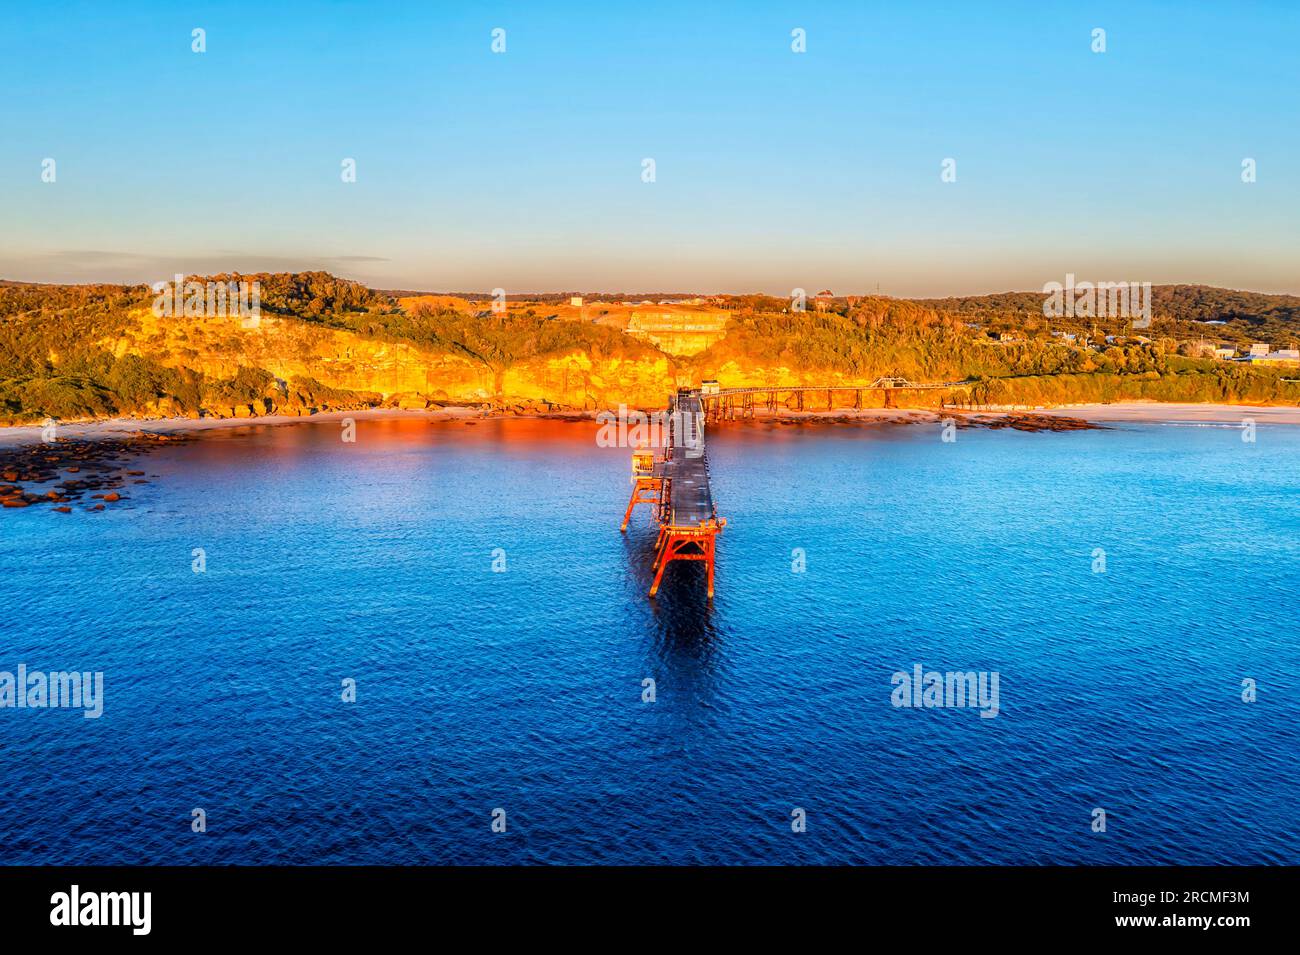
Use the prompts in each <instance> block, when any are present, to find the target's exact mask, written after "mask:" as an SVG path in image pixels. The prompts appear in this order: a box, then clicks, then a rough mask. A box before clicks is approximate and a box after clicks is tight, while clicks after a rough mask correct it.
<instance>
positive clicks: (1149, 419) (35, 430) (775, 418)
mask: <svg viewBox="0 0 1300 955" xmlns="http://www.w3.org/2000/svg"><path fill="white" fill-rule="evenodd" d="M599 413H600V412H597V411H557V412H549V413H543V414H509V413H504V414H503V413H501V412H499V411H483V410H482V409H480V408H473V407H468V406H463V407H454V406H449V407H444V408H439V409H434V410H423V409H399V408H369V409H365V410H360V411H322V412H319V413H317V414H314V415H261V416H258V417H249V418H105V419H99V420H92V421H72V422H67V423H59V425H58V435H59V437H67V438H81V439H95V438H113V437H128V436H131V435H135V434H138V433H139V432H141V431H147V432H151V433H154V434H167V435H172V434H197V433H199V432H204V431H214V430H227V429H231V428H245V427H263V426H268V425H270V426H284V425H292V424H303V423H308V422H319V421H342V420H343V419H345V418H355V419H357V420H388V419H410V420H423V421H430V422H454V421H465V420H494V419H511V418H522V419H532V420H557V421H584V420H593V421H594V420H595V419H596V416H597V414H599ZM1044 417H1047V418H1055V419H1074V420H1078V421H1083V422H1088V423H1090V424H1099V425H1106V424H1124V423H1131V424H1192V425H1195V424H1234V425H1235V424H1240V423H1241V422H1242V421H1243V420H1245V419H1246V418H1250V419H1253V420H1254V421H1255V423H1256V424H1281V425H1300V407H1295V406H1290V405H1233V404H1195V403H1189V402H1160V401H1122V402H1114V403H1111V404H1096V403H1089V404H1073V405H1055V406H1051V407H1046V406H1043V407H1030V406H1015V407H993V408H988V409H983V410H966V409H953V408H945V409H937V408H860V409H854V408H843V409H839V408H837V409H832V410H829V411H779V412H775V413H772V412H768V411H766V410H757V411H756V412H755V414H754V417H753V418H750V419H743V420H749V421H752V422H766V423H786V424H800V423H807V424H812V423H818V422H825V423H846V424H882V425H908V424H931V423H934V422H937V421H940V420H943V419H945V418H954V419H956V420H958V421H959V422H967V423H969V424H971V425H989V424H993V425H996V424H997V423H1005V422H1008V421H1010V420H1014V419H1024V418H1031V419H1039V418H1044ZM738 420H741V419H738ZM1045 430H1051V427H1050V426H1048V427H1047V428H1045ZM1062 430H1064V429H1062ZM41 432H42V426H40V425H11V426H5V427H0V447H15V446H19V445H23V444H30V443H35V442H39V441H41Z"/></svg>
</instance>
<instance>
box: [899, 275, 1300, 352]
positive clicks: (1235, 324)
mask: <svg viewBox="0 0 1300 955" xmlns="http://www.w3.org/2000/svg"><path fill="white" fill-rule="evenodd" d="M1044 298H1045V296H1044V294H1043V293H1042V292H1001V293H997V294H993V295H970V296H961V297H956V298H935V299H917V300H915V301H916V302H917V303H918V304H920V305H925V306H929V307H931V308H933V309H935V310H936V311H939V312H947V313H949V314H953V315H959V316H961V317H962V318H963V319H965V320H967V321H979V322H997V321H999V320H1005V321H1008V322H1010V323H1012V324H1023V323H1024V322H1026V321H1029V322H1035V321H1039V320H1041V319H1042V316H1043V300H1044ZM1151 311H1152V319H1153V332H1150V333H1148V334H1154V333H1157V332H1163V333H1164V334H1168V335H1171V336H1173V337H1175V338H1196V337H1202V336H1204V337H1207V338H1219V339H1222V340H1223V341H1228V342H1234V343H1237V344H1244V343H1246V342H1249V341H1270V342H1272V343H1274V344H1280V343H1287V342H1291V341H1295V340H1297V339H1300V296H1295V295H1270V294H1267V293H1264V292H1246V291H1239V290H1237V289H1226V288H1215V287H1213V286H1209V285H1154V286H1152V288H1151ZM1209 322H1223V323H1224V324H1223V325H1207V324H1206V323H1209ZM1059 324H1060V326H1061V327H1065V326H1067V325H1071V324H1073V325H1078V326H1079V327H1080V328H1082V327H1083V326H1085V325H1091V324H1094V323H1092V322H1090V321H1077V322H1071V321H1069V320H1066V319H1062V320H1059ZM1095 324H1098V325H1100V326H1109V328H1108V330H1112V331H1120V330H1122V329H1123V327H1124V326H1126V325H1127V322H1110V323H1107V322H1104V321H1099V322H1097V323H1095Z"/></svg>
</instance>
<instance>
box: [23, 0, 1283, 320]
mask: <svg viewBox="0 0 1300 955" xmlns="http://www.w3.org/2000/svg"><path fill="white" fill-rule="evenodd" d="M981 8H982V9H981ZM195 27H201V28H203V29H204V30H206V33H207V52H206V53H203V54H195V53H193V52H191V48H190V47H191V30H192V29H193V28H195ZM496 27H501V28H504V29H505V30H506V52H505V53H504V54H494V53H492V51H491V48H490V44H491V31H492V30H493V28H496ZM796 27H798V28H802V29H804V30H805V31H806V33H807V52H806V53H802V54H796V53H793V52H791V49H790V44H791V38H790V31H791V30H792V29H794V28H796ZM1096 27H1101V28H1104V29H1105V30H1106V45H1107V50H1106V52H1105V53H1100V54H1098V53H1093V52H1092V50H1091V43H1092V37H1091V33H1092V30H1093V29H1094V28H1096ZM1298 47H1300V5H1296V4H1287V3H1245V4H1240V3H1233V4H1229V3H1226V2H1225V3H1223V4H1215V5H1210V4H1195V3H1190V4H1189V3H1166V4H1142V3H1137V4H1087V3H1080V4H1054V3H1024V4H979V5H976V4H959V3H954V4H912V3H908V4H901V3H860V2H859V3H820V4H814V3H802V4H801V3H766V2H761V0H756V2H750V3H735V4H704V3H698V2H697V3H681V4H676V3H655V4H628V5H623V4H618V5H615V4H607V3H591V4H585V3H539V2H533V3H521V4H509V3H497V4H493V3H488V4H467V3H461V4H450V3H447V4H444V3H438V2H425V3H415V2H411V3H382V2H371V3H279V4H272V3H261V4H252V3H202V4H186V3H146V2H136V3H132V2H129V0H127V2H123V3H121V4H116V3H115V4H108V3H102V2H95V3H86V4H66V5H60V6H59V9H58V10H57V11H55V10H53V9H52V8H51V5H38V4H6V5H4V7H3V8H2V10H0V87H2V89H3V94H2V95H3V113H2V114H0V130H2V132H0V277H5V278H18V279H28V280H36V281H88V280H103V281H156V280H159V279H163V278H166V277H168V276H169V275H170V274H171V273H173V272H176V271H184V272H190V273H192V272H210V271H218V270H223V269H231V268H235V269H241V270H245V271H253V270H283V269H299V268H323V269H327V270H329V271H332V272H334V273H336V274H340V275H346V276H348V277H352V278H357V279H360V280H362V281H366V282H368V283H370V284H372V285H377V286H380V287H401V288H420V289H438V290H487V289H491V288H495V287H502V288H505V289H507V290H508V291H512V292H513V291H526V290H539V291H552V290H596V289H608V290H627V291H650V290H665V291H667V290H677V291H682V290H698V291H755V290H763V291H769V292H774V293H780V294H785V293H788V292H789V290H790V289H792V288H794V287H803V288H807V289H809V290H813V291H815V290H816V289H820V288H824V287H825V288H830V289H832V290H833V291H835V292H837V293H850V292H864V291H874V290H875V289H876V288H877V286H879V288H880V290H881V291H882V292H884V293H887V294H896V295H944V294H960V293H977V292H991V291H1003V290H1007V289H1030V288H1041V287H1042V285H1043V283H1045V282H1048V281H1062V280H1063V279H1064V276H1065V274H1066V273H1067V272H1073V273H1075V274H1076V275H1078V276H1079V277H1080V278H1086V279H1092V280H1105V281H1119V280H1130V281H1151V282H1155V283H1164V282H1196V283H1204V284H1212V285H1226V286H1231V287H1238V288H1252V289H1256V290H1260V291H1289V292H1295V293H1300V241H1298V240H1300V96H1298V95H1297V91H1300V56H1297V55H1296V49H1297V48H1298ZM47 157H49V158H54V159H55V160H56V162H57V181H56V182H54V183H44V182H42V181H41V162H42V160H43V159H45V158H47ZM346 157H351V158H354V159H355V160H356V163H357V181H356V182H355V183H343V182H342V181H341V179H340V163H341V161H342V160H343V159H344V158H346ZM647 157H649V158H653V159H654V160H655V163H656V181H655V182H653V183H645V182H642V179H641V170H642V160H643V159H644V158H647ZM949 157H951V158H953V159H955V160H956V163H957V167H956V168H957V181H956V182H951V183H945V182H942V181H941V180H940V166H941V163H942V161H943V160H944V159H945V158H949ZM1245 157H1250V158H1253V159H1255V160H1256V163H1257V170H1258V181H1257V182H1255V183H1253V184H1249V185H1247V184H1244V183H1242V181H1241V163H1242V160H1243V158H1245Z"/></svg>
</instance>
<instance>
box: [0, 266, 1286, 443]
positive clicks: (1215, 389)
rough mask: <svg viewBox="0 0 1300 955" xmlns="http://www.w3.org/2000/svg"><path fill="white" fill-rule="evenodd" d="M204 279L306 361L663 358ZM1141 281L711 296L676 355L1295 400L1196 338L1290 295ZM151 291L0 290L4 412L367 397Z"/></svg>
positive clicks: (1103, 394) (1052, 386)
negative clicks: (1071, 294)
mask: <svg viewBox="0 0 1300 955" xmlns="http://www.w3.org/2000/svg"><path fill="white" fill-rule="evenodd" d="M212 280H215V281H248V282H252V281H256V282H258V283H260V286H261V306H262V310H263V313H264V314H265V315H268V316H274V317H278V318H280V319H282V320H283V321H288V322H298V323H300V325H299V326H297V327H298V328H300V329H302V330H303V333H302V335H301V336H300V337H299V338H298V339H297V340H296V341H295V342H294V344H293V345H292V346H291V347H292V348H293V349H295V351H294V352H293V354H295V355H297V357H298V358H300V359H302V360H304V361H306V360H309V359H310V357H311V347H312V344H311V343H312V341H313V337H312V335H313V333H312V332H311V331H310V330H311V329H312V328H316V329H319V330H320V331H319V332H317V333H314V334H316V335H324V334H327V331H326V330H328V329H336V330H343V331H347V332H351V333H353V334H355V335H357V336H359V337H360V338H362V339H365V340H373V341H379V342H389V343H405V344H409V345H412V346H415V347H418V348H420V349H422V350H423V351H425V352H430V353H433V354H445V355H453V356H460V357H466V358H469V359H471V360H473V361H476V362H481V363H482V364H483V365H484V366H485V367H486V368H488V369H490V370H491V371H492V372H493V374H494V376H495V378H496V380H497V382H498V383H499V382H500V381H501V377H502V375H503V374H504V372H505V371H506V370H508V369H509V368H510V367H511V366H512V365H514V364H516V363H519V362H525V361H528V360H530V359H537V358H546V357H549V356H555V355H563V354H569V353H573V352H575V351H579V352H584V353H586V354H587V355H589V356H590V357H591V358H592V359H593V361H597V362H599V361H602V360H606V359H650V360H656V359H660V358H662V357H663V353H661V352H660V351H658V350H657V349H656V348H654V347H653V346H652V345H650V344H648V343H646V342H644V341H641V340H639V339H635V338H632V337H630V336H628V335H626V334H624V333H622V332H621V331H619V330H618V329H616V328H611V327H608V326H605V325H596V324H592V323H589V322H576V321H561V320H557V319H555V318H553V317H547V316H546V315H544V314H538V312H537V311H535V310H534V309H532V308H529V307H525V308H523V309H522V310H521V309H518V308H515V309H512V310H511V311H510V312H509V313H508V314H507V315H497V314H495V313H493V312H491V311H490V310H484V311H481V312H479V313H478V314H467V313H465V312H463V311H456V310H453V309H451V308H444V307H440V306H437V305H432V304H430V303H429V302H416V303H415V304H414V305H412V306H411V308H410V309H409V310H405V309H403V308H402V307H400V306H399V304H398V299H397V297H396V296H395V295H394V294H390V293H383V292H377V291H374V290H372V289H369V288H366V287H365V286H363V285H360V284H358V283H356V282H350V281H347V280H345V279H339V278H336V277H334V276H332V275H329V274H328V273H325V272H305V273H299V274H283V273H280V274H272V273H258V274H254V275H220V276H213V277H212ZM1152 291H1153V295H1152V299H1153V311H1154V317H1155V321H1154V322H1153V323H1152V326H1151V328H1150V329H1146V330H1144V331H1143V334H1144V335H1145V336H1147V337H1146V338H1138V337H1137V336H1136V335H1134V333H1133V330H1132V329H1131V328H1129V327H1127V326H1126V324H1124V323H1122V322H1118V321H1116V322H1111V323H1106V322H1102V321H1097V322H1093V321H1090V320H1083V319H1078V320H1065V319H1062V320H1055V319H1054V320H1051V321H1050V322H1049V321H1047V320H1045V319H1044V318H1043V314H1042V301H1043V296H1042V295H1041V294H1040V293H1028V292H1025V293H1007V294H1004V295H989V296H979V297H970V298H952V299H936V300H932V301H906V300H899V299H890V298H881V297H870V296H869V297H863V298H850V299H836V300H834V301H832V302H830V303H826V302H819V303H817V304H818V305H819V306H821V308H820V309H817V308H814V309H811V310H810V311H807V312H798V313H796V312H791V311H790V310H789V308H788V305H789V303H788V301H787V300H785V299H779V298H773V297H770V296H765V295H747V296H732V297H729V298H726V299H724V300H722V302H721V303H720V304H721V305H722V307H724V308H726V309H728V310H730V311H731V313H732V318H731V321H730V323H729V325H728V328H727V335H726V337H725V338H723V339H722V340H721V341H718V342H716V343H715V344H714V345H713V346H712V347H711V348H709V349H707V350H706V351H704V352H702V353H700V354H699V355H696V356H694V357H692V358H690V359H684V360H678V361H677V362H676V364H677V365H679V366H681V367H683V368H685V369H687V370H692V369H693V370H694V371H695V372H696V373H697V374H699V375H700V376H702V377H707V376H708V375H709V373H710V370H711V369H714V368H718V367H720V366H722V365H723V364H725V363H727V362H735V363H736V364H738V365H739V366H740V367H742V368H745V367H748V368H754V369H763V368H777V367H785V368H789V369H792V370H794V371H796V372H797V373H799V374H800V375H802V376H804V377H805V378H806V380H809V381H817V380H818V376H819V375H826V374H829V375H837V376H841V377H843V378H849V379H855V380H864V379H866V380H869V379H872V378H875V377H879V376H882V375H890V376H893V375H898V376H903V377H907V378H913V379H923V380H957V379H967V378H973V379H977V380H978V382H979V384H978V385H977V387H976V388H975V389H974V397H975V400H977V401H979V402H981V403H993V404H1002V403H1015V404H1048V403H1063V402H1077V401H1112V400H1121V399H1130V398H1151V399H1157V400H1169V401H1216V402H1225V401H1226V402H1261V403H1262V402H1279V403H1300V382H1296V381H1294V380H1290V379H1297V378H1300V369H1296V368H1286V367H1251V366H1246V365H1243V364H1238V363H1227V362H1219V361H1214V360H1211V359H1204V358H1198V357H1193V356H1195V355H1197V354H1199V350H1200V342H1202V341H1205V340H1210V341H1216V342H1231V343H1234V344H1237V345H1244V344H1246V343H1248V342H1252V341H1268V342H1270V343H1272V344H1273V345H1274V346H1275V347H1284V346H1287V345H1291V344H1294V343H1295V342H1296V341H1297V340H1300V298H1297V297H1295V296H1285V295H1261V294H1257V293H1253V292H1237V291H1231V290H1227V289H1214V288H1205V287H1202V286H1185V285H1179V286H1158V287H1156V288H1154V289H1153V290H1152ZM552 297H554V296H552ZM153 298H154V296H153V293H152V291H151V290H150V289H148V288H147V287H144V286H115V285H86V286H59V285H30V284H18V283H5V282H0V419H3V420H5V421H9V422H17V421H39V420H41V419H43V418H45V417H53V418H59V419H75V418H89V417H106V416H114V415H132V414H190V415H197V414H200V413H204V412H214V413H219V414H245V413H249V414H251V413H261V412H262V411H265V410H272V409H274V410H305V409H311V408H329V407H334V408H343V407H363V406H365V405H367V404H370V403H376V402H378V401H380V396H379V395H374V394H364V393H356V392H352V391H347V390H344V389H341V388H337V387H332V386H329V385H327V384H322V382H321V381H320V380H317V379H316V378H312V377H295V378H292V379H291V380H290V381H288V382H280V381H277V380H276V379H275V378H273V377H272V375H271V374H270V372H268V371H267V370H266V369H264V368H262V367H259V366H258V364H257V359H256V358H255V357H245V356H244V353H243V351H242V349H243V348H244V347H246V346H245V339H241V338H240V336H239V335H237V334H235V331H234V330H232V331H231V332H229V333H224V332H217V331H214V330H213V328H212V327H209V328H207V329H206V331H205V332H203V333H202V334H196V333H195V332H194V331H193V330H191V329H187V328H185V327H177V328H169V329H168V331H169V332H170V334H167V335H164V334H158V333H156V331H155V332H152V333H148V337H143V336H141V335H140V331H141V326H140V323H139V320H138V316H139V313H140V312H141V311H142V310H146V309H148V308H149V307H150V305H151V304H152V302H153ZM615 298H617V297H615ZM542 311H543V312H544V311H545V309H544V308H543V309H542ZM176 321H177V322H180V321H183V320H181V319H177V320H176ZM1207 323H1216V324H1207ZM1217 323H1222V324H1217ZM204 335H206V336H207V337H206V338H204V337H203V336H204ZM1067 335H1068V336H1071V337H1068V338H1067V337H1066V336H1067ZM204 351H206V353H207V355H208V356H209V357H211V355H212V354H213V353H214V352H215V353H219V354H220V355H221V356H222V358H223V359H224V360H223V362H222V363H221V364H222V366H223V367H225V368H227V369H229V368H232V367H233V368H234V369H235V370H234V373H233V374H232V375H231V376H230V377H228V378H218V377H214V376H212V375H204V374H203V373H202V372H201V371H200V370H198V368H197V365H198V364H199V360H200V356H201V354H202V353H203V352H204ZM250 354H254V353H250ZM207 367H208V368H209V369H211V367H212V363H211V362H209V364H208V366H207ZM313 374H321V375H322V377H323V372H321V373H318V372H315V371H313Z"/></svg>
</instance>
